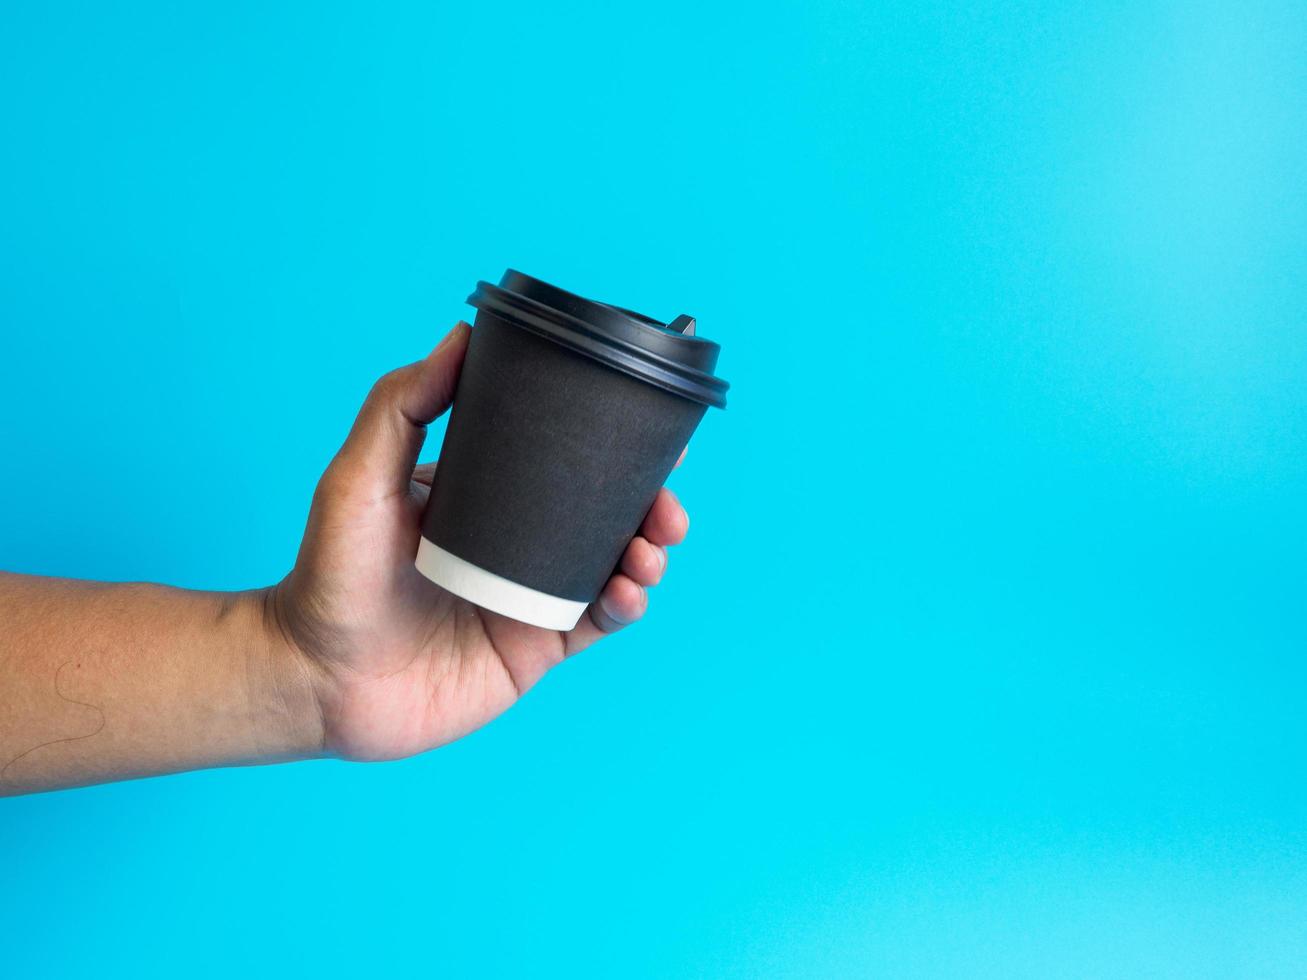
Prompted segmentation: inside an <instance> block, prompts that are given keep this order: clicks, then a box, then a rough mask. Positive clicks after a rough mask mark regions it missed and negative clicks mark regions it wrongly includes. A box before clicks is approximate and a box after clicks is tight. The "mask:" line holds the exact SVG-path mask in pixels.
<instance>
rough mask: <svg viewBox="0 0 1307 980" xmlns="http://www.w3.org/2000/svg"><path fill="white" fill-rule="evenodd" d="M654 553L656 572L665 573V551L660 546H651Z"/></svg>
mask: <svg viewBox="0 0 1307 980" xmlns="http://www.w3.org/2000/svg"><path fill="white" fill-rule="evenodd" d="M653 550H654V553H655V554H656V555H657V556H658V571H659V572H665V571H667V549H666V548H664V547H662V546H661V545H657V544H656V545H654V546H653Z"/></svg>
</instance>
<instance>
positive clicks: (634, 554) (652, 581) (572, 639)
mask: <svg viewBox="0 0 1307 980" xmlns="http://www.w3.org/2000/svg"><path fill="white" fill-rule="evenodd" d="M689 523H690V521H689V518H688V517H687V516H686V514H685V510H684V509H683V508H682V507H681V504H680V502H679V501H678V500H677V499H676V497H675V495H674V494H673V493H672V492H671V491H670V490H667V489H666V488H664V489H663V490H661V491H659V494H658V497H657V498H656V499H655V500H654V505H653V506H652V507H651V508H649V516H648V517H646V518H645V521H644V526H643V527H642V528H641V533H640V534H639V535H637V536H636V537H634V538H632V539H631V543H630V544H629V545H627V547H626V551H625V552H624V553H623V554H622V560H621V563H620V565H619V570H618V572H617V573H616V574H615V575H613V577H612V578H610V579H609V580H608V584H607V585H605V586H604V590H603V592H601V593H600V594H599V598H598V599H596V600H595V601H594V602H593V603H591V604H590V608H589V609H587V610H586V614H585V615H584V616H582V617H581V621H580V622H579V623H577V624H576V627H575V628H574V629H573V630H572V631H571V632H570V633H568V634H567V635H566V637H565V640H566V647H565V650H566V653H567V654H568V655H569V656H570V655H571V654H574V653H577V652H579V651H581V650H584V649H585V648H586V647H588V646H590V645H591V644H592V643H594V642H595V641H596V640H599V639H601V638H602V637H604V636H605V635H607V634H608V633H615V632H617V631H618V630H619V629H621V628H622V627H623V626H629V625H630V624H631V623H634V622H635V621H636V620H637V619H639V618H640V617H641V616H643V615H644V613H645V610H646V609H648V607H649V594H648V592H647V591H646V590H647V589H650V588H652V587H653V586H655V585H657V584H658V583H659V582H660V581H662V577H663V574H664V573H665V572H666V571H667V548H668V547H669V546H671V545H674V544H679V543H680V542H681V541H682V540H684V538H685V532H686V529H687V528H688V527H689Z"/></svg>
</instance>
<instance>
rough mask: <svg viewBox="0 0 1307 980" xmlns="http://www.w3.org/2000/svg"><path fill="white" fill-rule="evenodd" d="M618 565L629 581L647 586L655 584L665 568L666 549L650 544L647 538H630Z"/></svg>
mask: <svg viewBox="0 0 1307 980" xmlns="http://www.w3.org/2000/svg"><path fill="white" fill-rule="evenodd" d="M620 567H621V570H622V571H623V572H624V573H625V574H626V575H627V576H628V577H629V578H630V579H631V581H633V582H635V583H636V584H637V585H642V586H644V587H645V588H649V587H651V586H654V585H657V584H658V582H659V581H660V580H661V579H662V577H663V572H664V571H666V570H667V550H666V549H665V548H662V547H660V546H659V545H656V544H651V543H650V541H649V539H648V538H642V537H636V538H632V539H631V543H630V544H628V545H627V546H626V552H625V553H624V554H623V555H622V562H621V565H620Z"/></svg>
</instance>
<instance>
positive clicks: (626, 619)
mask: <svg viewBox="0 0 1307 980" xmlns="http://www.w3.org/2000/svg"><path fill="white" fill-rule="evenodd" d="M635 587H636V588H637V589H639V590H640V594H641V596H643V595H644V586H643V585H640V584H639V583H636V586H635ZM599 606H600V608H601V609H603V611H604V615H605V616H607V617H608V618H609V619H611V620H612V621H613V622H614V623H617V624H618V625H619V626H629V625H630V624H631V623H634V622H635V621H636V620H637V619H639V618H640V614H639V613H636V614H635V616H634V617H630V616H619V615H618V614H617V613H616V612H614V611H613V607H612V606H611V605H609V603H608V599H607V598H606V597H605V596H602V595H601V596H600V597H599Z"/></svg>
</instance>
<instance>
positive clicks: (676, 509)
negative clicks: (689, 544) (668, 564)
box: [640, 487, 690, 548]
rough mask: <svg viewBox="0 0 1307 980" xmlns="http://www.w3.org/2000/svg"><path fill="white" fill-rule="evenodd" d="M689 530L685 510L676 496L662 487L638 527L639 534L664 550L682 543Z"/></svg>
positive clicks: (688, 520) (688, 519) (687, 516)
mask: <svg viewBox="0 0 1307 980" xmlns="http://www.w3.org/2000/svg"><path fill="white" fill-rule="evenodd" d="M689 529H690V518H689V515H688V514H686V513H685V508H684V507H682V506H681V502H680V501H679V500H677V499H676V494H674V493H672V491H670V490H668V489H667V488H666V487H663V488H662V489H661V490H659V491H658V496H657V497H655V498H654V502H653V506H652V507H650V508H649V513H648V515H647V516H646V517H645V519H644V523H643V524H642V525H641V526H640V533H641V534H642V535H644V536H645V537H646V538H648V539H649V541H650V543H651V544H656V545H662V546H663V547H664V548H666V547H668V546H669V545H674V544H680V543H681V542H682V541H684V540H685V532H686V531H688V530H689Z"/></svg>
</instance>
